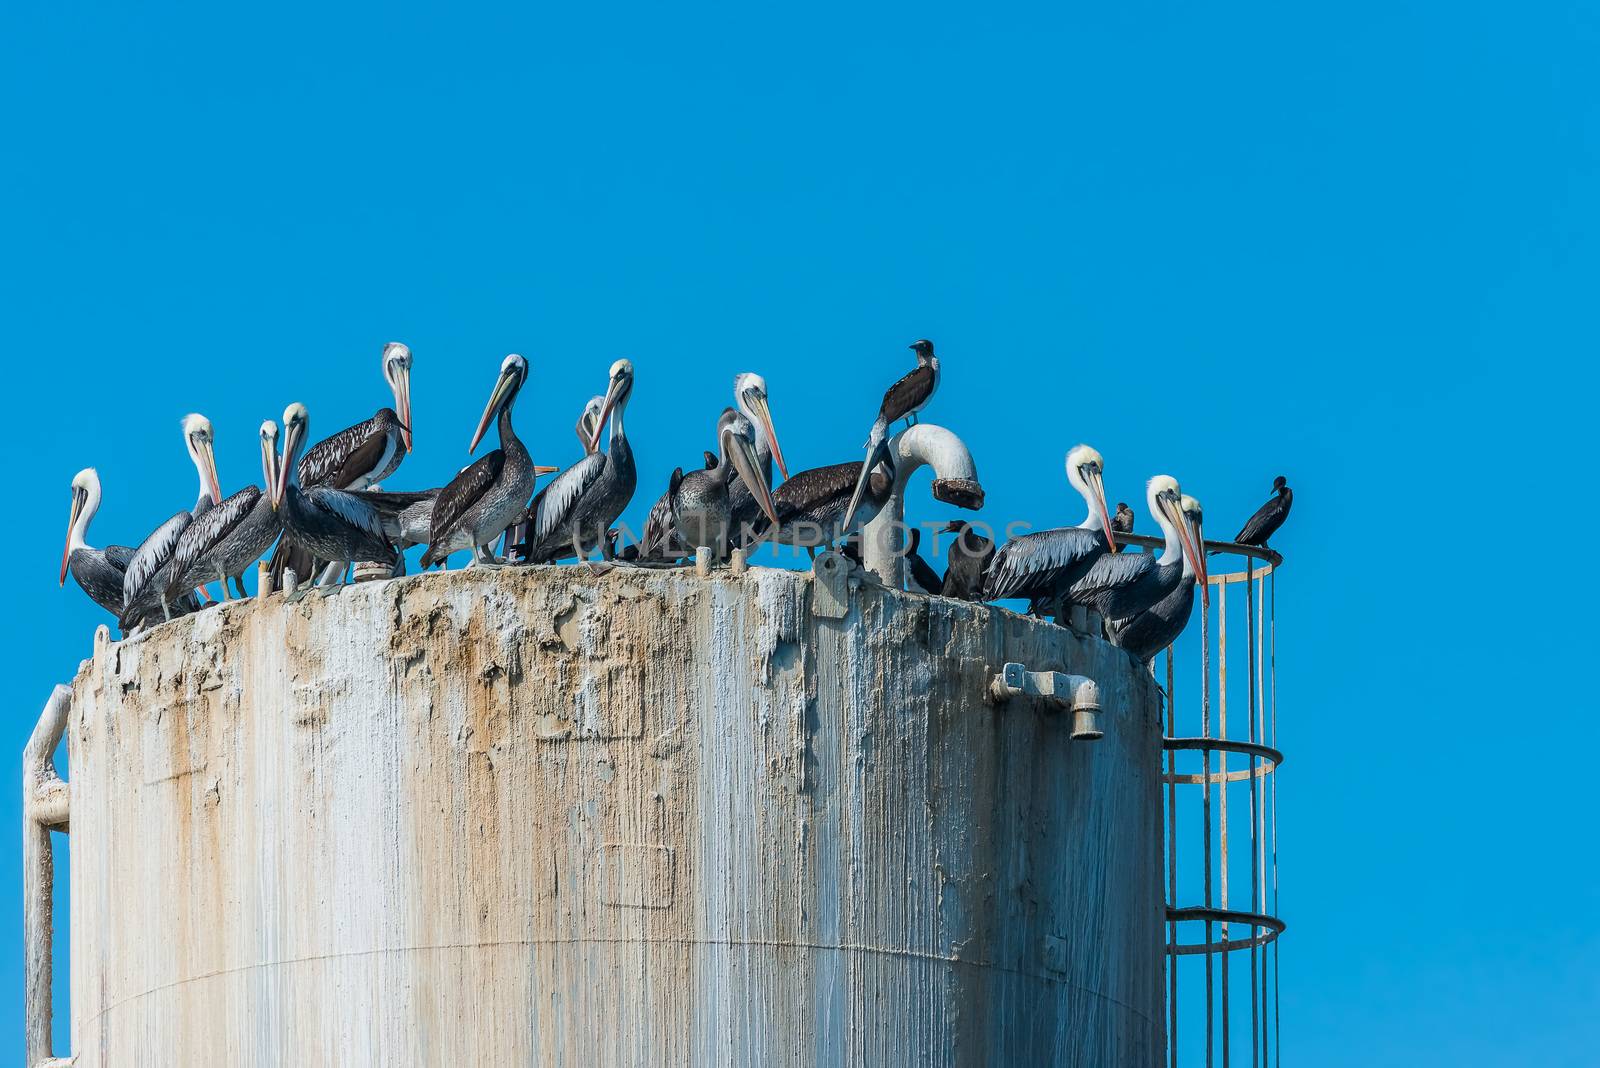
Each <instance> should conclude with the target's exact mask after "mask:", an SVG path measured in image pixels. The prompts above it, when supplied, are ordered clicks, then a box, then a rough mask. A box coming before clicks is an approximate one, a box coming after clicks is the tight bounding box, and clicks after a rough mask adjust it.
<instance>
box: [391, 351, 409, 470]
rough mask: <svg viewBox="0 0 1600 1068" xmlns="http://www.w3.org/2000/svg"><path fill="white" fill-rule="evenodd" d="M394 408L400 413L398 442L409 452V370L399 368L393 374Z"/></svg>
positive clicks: (407, 368)
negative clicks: (403, 444)
mask: <svg viewBox="0 0 1600 1068" xmlns="http://www.w3.org/2000/svg"><path fill="white" fill-rule="evenodd" d="M394 406H395V410H396V411H398V412H399V413H400V440H401V441H402V442H404V443H405V447H406V452H410V451H411V368H409V367H401V368H400V369H399V370H398V371H396V372H395V380H394Z"/></svg>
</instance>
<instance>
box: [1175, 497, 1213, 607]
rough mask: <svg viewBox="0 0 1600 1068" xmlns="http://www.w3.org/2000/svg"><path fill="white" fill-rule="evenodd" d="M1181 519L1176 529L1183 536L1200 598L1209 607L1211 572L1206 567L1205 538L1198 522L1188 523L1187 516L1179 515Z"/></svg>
mask: <svg viewBox="0 0 1600 1068" xmlns="http://www.w3.org/2000/svg"><path fill="white" fill-rule="evenodd" d="M1180 518H1181V519H1182V520H1183V521H1182V522H1181V523H1179V524H1178V531H1179V533H1180V534H1181V535H1182V536H1183V542H1184V549H1185V550H1186V551H1187V552H1188V553H1189V561H1190V563H1191V565H1192V566H1193V567H1194V580H1195V581H1196V582H1198V583H1199V584H1200V599H1201V600H1202V601H1203V602H1204V603H1205V606H1206V607H1207V608H1210V607H1211V573H1210V572H1209V571H1208V570H1207V569H1206V539H1205V537H1204V536H1203V535H1202V534H1201V533H1200V524H1199V523H1194V524H1190V523H1189V522H1188V517H1187V516H1183V517H1180Z"/></svg>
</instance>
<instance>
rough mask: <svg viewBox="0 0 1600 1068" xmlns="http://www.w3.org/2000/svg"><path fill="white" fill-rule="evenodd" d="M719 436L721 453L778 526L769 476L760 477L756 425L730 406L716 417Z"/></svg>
mask: <svg viewBox="0 0 1600 1068" xmlns="http://www.w3.org/2000/svg"><path fill="white" fill-rule="evenodd" d="M717 438H718V441H719V443H720V444H721V446H722V455H723V456H725V457H726V458H727V459H728V460H729V461H731V462H732V464H733V470H735V471H737V472H738V473H739V477H740V478H742V479H744V484H745V485H746V486H748V487H749V489H750V493H751V495H752V496H754V497H755V499H756V503H757V504H759V505H760V506H761V511H762V512H763V513H764V514H765V515H766V517H767V518H768V519H769V520H771V521H772V525H773V526H777V525H778V509H777V506H776V505H774V504H773V503H772V491H771V490H770V489H769V488H768V487H767V480H766V479H765V478H763V477H761V462H760V461H759V460H758V459H757V458H756V431H755V427H753V426H751V425H750V420H748V419H746V418H745V417H744V416H743V415H741V414H740V413H738V412H736V411H734V410H733V409H732V408H729V409H727V410H726V411H724V412H723V413H722V418H721V419H719V420H718V421H717Z"/></svg>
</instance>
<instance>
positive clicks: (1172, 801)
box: [1165, 645, 1178, 1068]
mask: <svg viewBox="0 0 1600 1068" xmlns="http://www.w3.org/2000/svg"><path fill="white" fill-rule="evenodd" d="M1173 698H1174V692H1173V687H1172V646H1170V645H1169V646H1167V733H1168V734H1170V735H1172V736H1174V737H1176V736H1177V733H1178V728H1177V716H1178V712H1177V704H1176V702H1175V701H1174V699H1173ZM1165 755H1166V758H1167V903H1168V904H1169V905H1171V906H1173V907H1176V906H1177V904H1178V784H1177V782H1176V779H1177V774H1178V753H1177V750H1175V749H1168V750H1167V752H1166V754H1165ZM1167 944H1168V945H1172V946H1175V945H1177V944H1178V925H1177V923H1175V922H1172V921H1168V923H1167ZM1167 1027H1168V1031H1167V1050H1168V1053H1169V1057H1168V1061H1169V1064H1170V1066H1171V1068H1178V955H1177V954H1176V953H1169V954H1167Z"/></svg>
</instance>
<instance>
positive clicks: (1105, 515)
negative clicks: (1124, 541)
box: [1086, 471, 1117, 552]
mask: <svg viewBox="0 0 1600 1068" xmlns="http://www.w3.org/2000/svg"><path fill="white" fill-rule="evenodd" d="M1086 481H1087V482H1088V483H1089V488H1090V489H1091V490H1093V491H1094V506H1095V507H1096V508H1098V509H1100V529H1101V530H1103V531H1105V534H1106V546H1107V547H1108V548H1110V550H1111V551H1112V552H1116V551H1117V538H1116V534H1115V533H1114V532H1113V531H1112V529H1111V510H1110V509H1109V508H1107V507H1106V483H1105V476H1104V475H1102V474H1101V473H1100V472H1099V471H1090V472H1089V474H1088V475H1087V476H1086Z"/></svg>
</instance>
